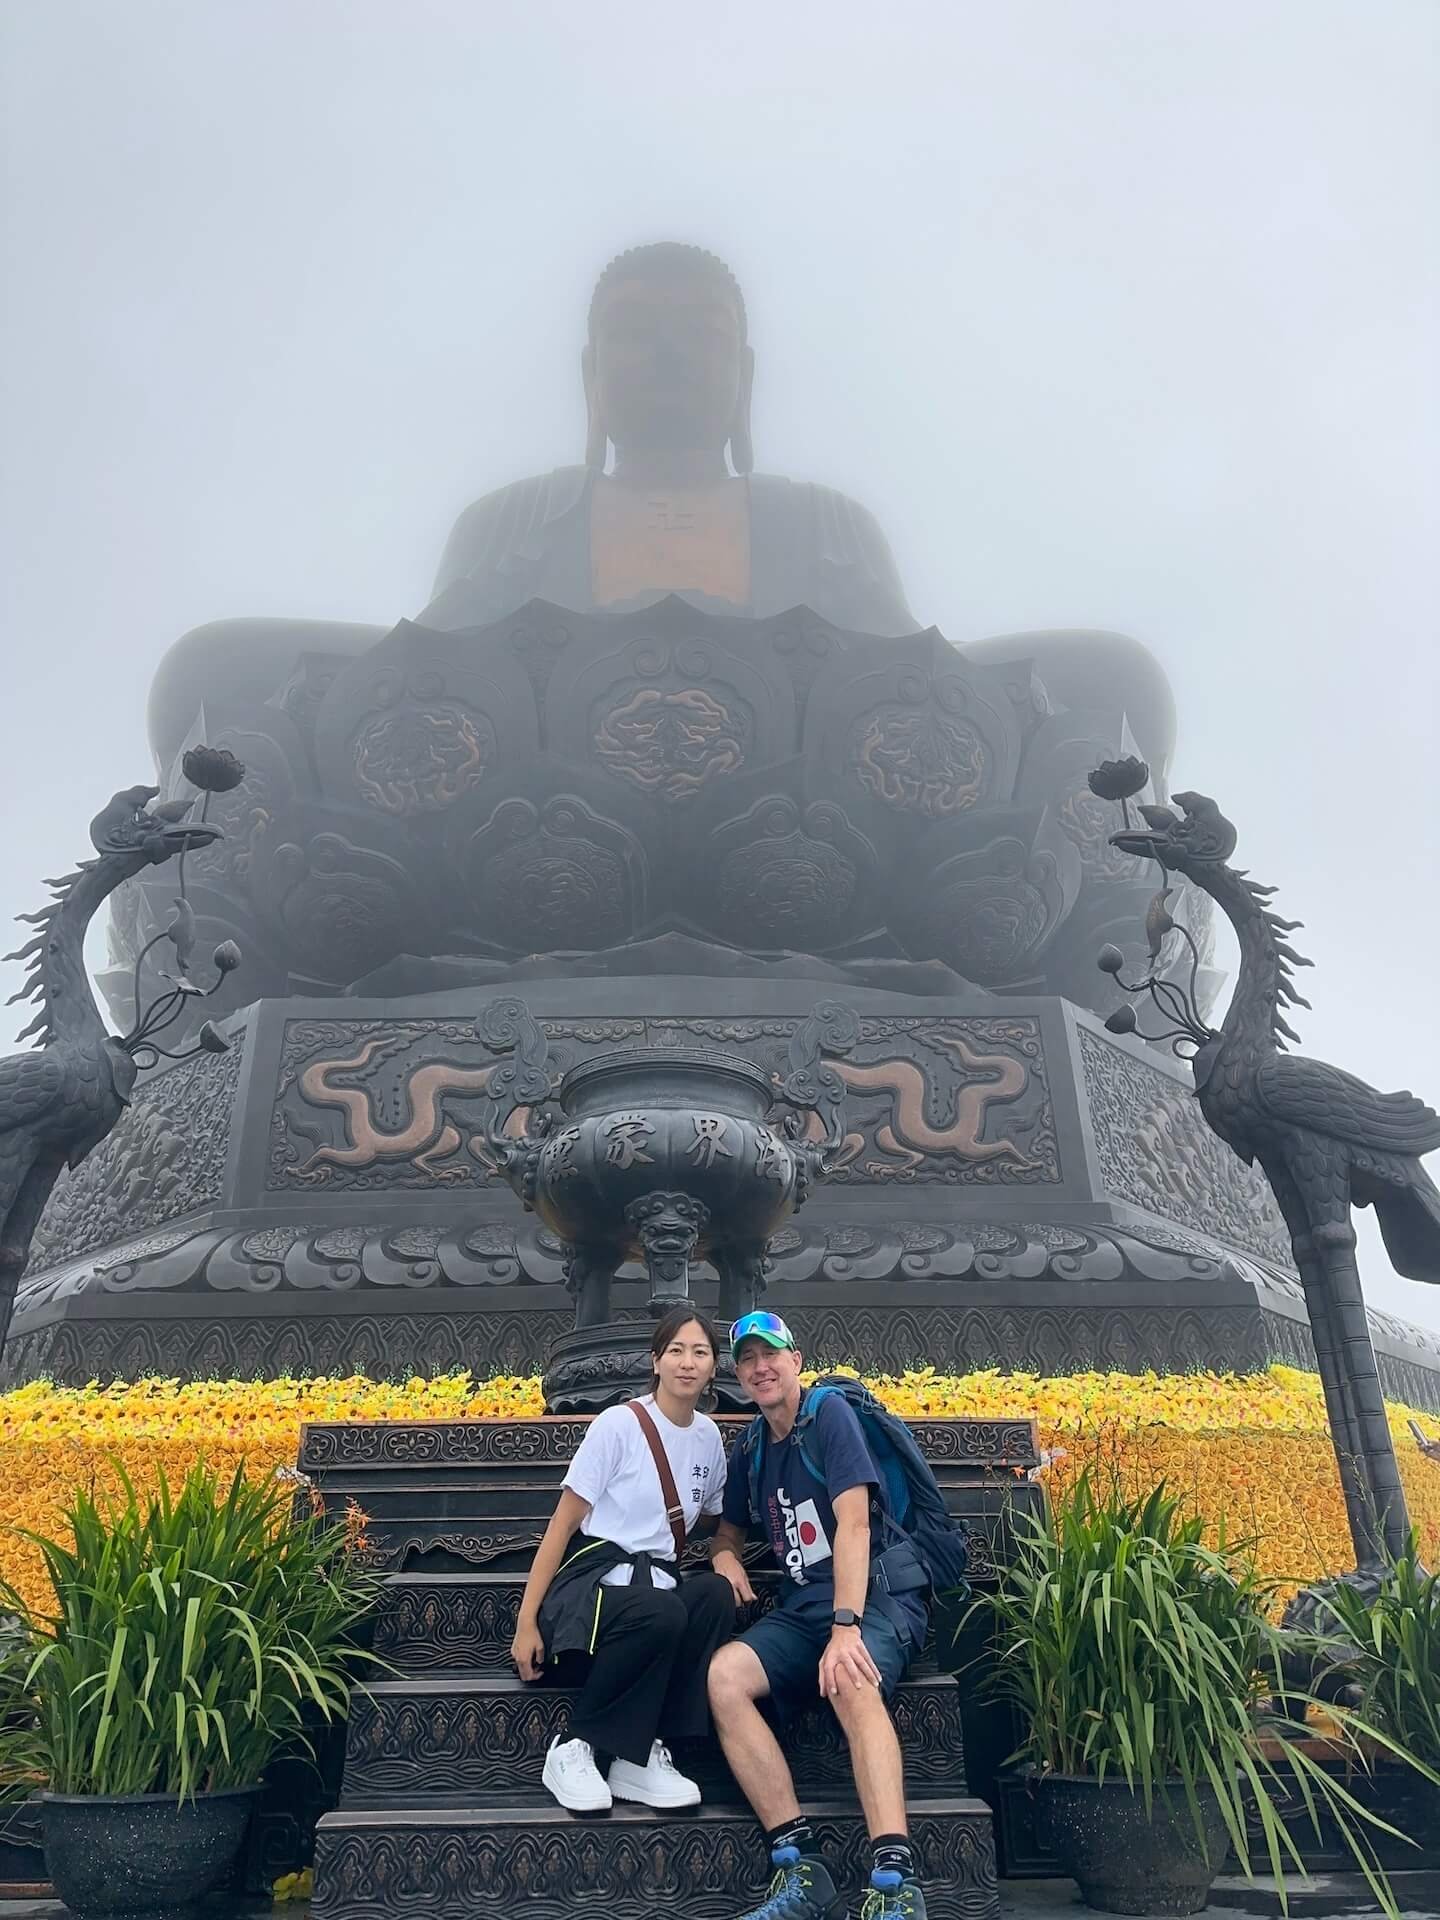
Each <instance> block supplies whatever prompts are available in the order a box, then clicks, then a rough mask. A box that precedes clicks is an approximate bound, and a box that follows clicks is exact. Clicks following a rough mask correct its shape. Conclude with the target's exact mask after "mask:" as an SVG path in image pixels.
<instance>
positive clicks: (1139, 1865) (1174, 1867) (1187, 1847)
mask: <svg viewBox="0 0 1440 1920" xmlns="http://www.w3.org/2000/svg"><path fill="white" fill-rule="evenodd" d="M1036 1791H1037V1796H1038V1798H1037V1804H1036V1811H1035V1828H1036V1833H1037V1836H1038V1838H1039V1839H1040V1842H1041V1844H1042V1845H1043V1846H1045V1847H1046V1848H1047V1849H1048V1850H1049V1851H1050V1852H1052V1853H1053V1854H1054V1855H1055V1856H1056V1859H1057V1860H1058V1861H1059V1863H1060V1865H1061V1867H1062V1868H1063V1870H1064V1871H1065V1872H1066V1873H1068V1874H1069V1875H1070V1877H1071V1878H1072V1879H1073V1880H1074V1881H1075V1882H1076V1883H1077V1884H1078V1886H1079V1888H1080V1892H1081V1896H1082V1897H1083V1899H1084V1901H1085V1904H1086V1906H1087V1907H1098V1908H1099V1909H1100V1910H1101V1911H1102V1912H1104V1913H1154V1914H1182V1913H1200V1912H1202V1911H1203V1910H1204V1907H1205V1904H1206V1901H1207V1900H1208V1899H1209V1896H1210V1887H1211V1883H1212V1882H1213V1880H1214V1878H1215V1876H1216V1874H1217V1873H1219V1871H1220V1869H1221V1867H1222V1866H1223V1865H1224V1862H1225V1855H1226V1851H1227V1849H1228V1847H1229V1835H1228V1833H1227V1831H1226V1827H1225V1821H1224V1817H1223V1815H1222V1814H1221V1812H1220V1802H1219V1801H1218V1800H1217V1799H1216V1797H1215V1795H1214V1793H1213V1792H1211V1791H1210V1790H1208V1789H1206V1790H1204V1791H1200V1790H1197V1794H1196V1797H1197V1799H1198V1800H1199V1802H1200V1807H1201V1811H1202V1813H1203V1814H1204V1816H1205V1829H1206V1839H1205V1845H1204V1846H1203V1847H1202V1846H1201V1844H1200V1837H1199V1835H1198V1834H1197V1833H1196V1831H1195V1820H1194V1816H1193V1815H1192V1814H1191V1811H1190V1806H1189V1803H1188V1801H1187V1800H1186V1798H1185V1789H1184V1787H1183V1785H1182V1784H1181V1783H1180V1782H1179V1781H1175V1782H1173V1783H1172V1785H1171V1788H1170V1793H1169V1797H1168V1799H1166V1798H1162V1797H1160V1796H1159V1795H1157V1796H1156V1797H1155V1798H1154V1799H1153V1800H1152V1801H1151V1804H1150V1810H1149V1812H1148V1813H1147V1812H1146V1810H1145V1801H1144V1798H1143V1797H1142V1796H1141V1795H1140V1794H1139V1793H1132V1792H1131V1790H1130V1788H1129V1787H1127V1786H1126V1784H1125V1782H1124V1781H1123V1780H1120V1779H1109V1780H1105V1781H1103V1782H1102V1781H1099V1780H1087V1779H1081V1778H1077V1777H1076V1776H1074V1775H1068V1774H1059V1773H1049V1774H1045V1775H1044V1776H1043V1777H1042V1778H1041V1779H1040V1780H1039V1782H1038V1783H1037V1788H1036Z"/></svg>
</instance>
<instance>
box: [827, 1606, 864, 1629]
mask: <svg viewBox="0 0 1440 1920" xmlns="http://www.w3.org/2000/svg"><path fill="white" fill-rule="evenodd" d="M864 1618H865V1616H864V1614H863V1613H856V1611H855V1609H854V1608H853V1607H836V1609H835V1611H834V1612H833V1613H832V1614H831V1616H830V1624H831V1626H832V1627H858V1626H859V1625H860V1624H861V1623H862V1622H863V1620H864Z"/></svg>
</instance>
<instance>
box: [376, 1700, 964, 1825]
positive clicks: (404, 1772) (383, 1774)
mask: <svg viewBox="0 0 1440 1920" xmlns="http://www.w3.org/2000/svg"><path fill="white" fill-rule="evenodd" d="M574 1699H576V1692H574V1688H559V1686H524V1684H522V1682H520V1680H518V1678H515V1676H511V1678H509V1680H501V1678H493V1680H476V1678H457V1680H390V1682H372V1684H371V1686H369V1688H367V1690H365V1692H363V1693H359V1692H357V1693H355V1695H353V1699H351V1709H349V1730H348V1736H346V1782H344V1801H346V1805H351V1803H355V1801H357V1799H361V1797H365V1799H378V1797H409V1799H419V1797H428V1795H432V1793H449V1795H463V1797H465V1799H468V1801H476V1803H486V1805H490V1803H505V1801H515V1803H516V1805H520V1803H532V1805H545V1803H547V1795H545V1789H543V1788H541V1784H540V1770H541V1766H543V1761H545V1749H547V1747H549V1743H551V1740H555V1738H557V1734H566V1732H568V1726H570V1705H572V1701H574ZM893 1713H895V1726H897V1730H899V1736H900V1745H902V1749H904V1780H906V1789H908V1791H910V1793H956V1791H960V1789H962V1788H964V1786H966V1759H964V1734H962V1720H960V1690H958V1688H956V1684H954V1680H950V1678H948V1674H925V1676H922V1678H916V1680H906V1682H902V1684H900V1688H899V1690H897V1693H895V1701H893ZM787 1751H789V1757H791V1766H793V1770H795V1782H797V1786H799V1789H801V1791H803V1793H833V1791H849V1789H851V1780H852V1776H851V1761H849V1751H847V1745H845V1736H843V1734H841V1730H839V1724H837V1720H835V1716H833V1713H831V1711H829V1709H828V1707H826V1705H824V1703H822V1701H816V1705H814V1709H812V1711H810V1713H804V1715H801V1716H799V1718H797V1720H795V1722H793V1724H791V1728H789V1730H787ZM676 1763H678V1764H680V1766H682V1768H684V1770H685V1772H689V1774H691V1778H695V1780H699V1786H701V1789H703V1793H705V1797H707V1799H718V1801H735V1803H737V1801H739V1797H741V1795H739V1788H737V1786H735V1782H733V1780H732V1776H730V1768H728V1766H726V1764H724V1761H722V1757H720V1747H718V1743H716V1741H712V1740H705V1741H695V1743H685V1745H684V1751H680V1749H678V1751H676Z"/></svg>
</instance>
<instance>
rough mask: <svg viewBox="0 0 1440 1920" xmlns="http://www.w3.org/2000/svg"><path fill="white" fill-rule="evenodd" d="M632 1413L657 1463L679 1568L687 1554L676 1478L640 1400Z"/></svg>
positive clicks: (632, 1404)
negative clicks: (685, 1553)
mask: <svg viewBox="0 0 1440 1920" xmlns="http://www.w3.org/2000/svg"><path fill="white" fill-rule="evenodd" d="M630 1411H631V1412H632V1413H633V1414H634V1416H635V1418H636V1419H637V1420H638V1421H639V1422H640V1430H641V1432H642V1433H643V1434H644V1435H645V1439H646V1442H647V1444H648V1445H649V1448H650V1458H651V1459H652V1460H653V1461H654V1462H655V1471H656V1473H657V1474H658V1475H659V1477H660V1494H661V1498H662V1499H663V1500H664V1502H665V1518H666V1519H667V1520H668V1521H669V1522H670V1534H671V1538H672V1539H673V1540H674V1542H675V1564H676V1565H677V1566H678V1565H679V1564H680V1561H681V1558H682V1557H683V1555H684V1552H685V1534H686V1527H685V1509H684V1508H683V1507H682V1506H681V1504H680V1495H679V1494H678V1493H677V1491H676V1489H675V1476H674V1474H673V1473H672V1472H671V1471H670V1462H669V1460H668V1459H667V1458H666V1455H665V1447H664V1443H663V1442H662V1441H661V1438H660V1434H659V1430H658V1429H657V1427H656V1425H655V1422H654V1421H653V1420H652V1419H651V1418H650V1415H649V1414H648V1413H647V1412H646V1411H645V1409H644V1407H642V1406H641V1404H640V1402H639V1401H638V1400H632V1401H631V1402H630Z"/></svg>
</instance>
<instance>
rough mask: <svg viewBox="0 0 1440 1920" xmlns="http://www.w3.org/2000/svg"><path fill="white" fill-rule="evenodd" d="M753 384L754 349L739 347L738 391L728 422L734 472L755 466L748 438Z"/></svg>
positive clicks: (753, 453)
mask: <svg viewBox="0 0 1440 1920" xmlns="http://www.w3.org/2000/svg"><path fill="white" fill-rule="evenodd" d="M754 385H755V349H754V348H753V347H742V348H741V349H740V391H739V393H738V394H737V395H736V397H735V418H734V419H733V420H732V421H731V423H730V464H731V466H732V467H734V469H735V471H736V473H750V472H752V471H753V470H754V466H755V446H754V442H753V441H752V440H751V438H750V394H751V390H752V389H753V387H754Z"/></svg>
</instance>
